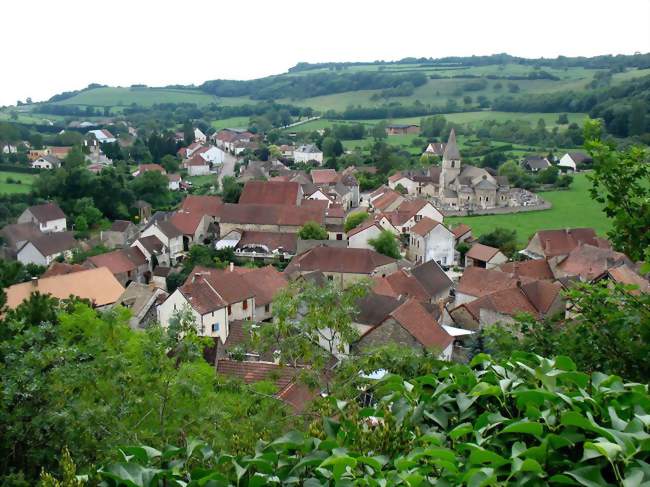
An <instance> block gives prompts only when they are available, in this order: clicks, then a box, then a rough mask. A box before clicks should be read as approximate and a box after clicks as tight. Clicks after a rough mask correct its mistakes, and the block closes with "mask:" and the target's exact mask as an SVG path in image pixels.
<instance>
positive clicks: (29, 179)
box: [0, 171, 38, 194]
mask: <svg viewBox="0 0 650 487" xmlns="http://www.w3.org/2000/svg"><path fill="white" fill-rule="evenodd" d="M37 177H38V175H37V174H26V173H22V172H10V171H1V172H0V194H18V193H29V192H30V191H31V189H32V185H33V184H34V180H35V179H36V178H37ZM8 178H11V179H13V180H14V181H20V182H21V184H15V183H8V182H7V179H8Z"/></svg>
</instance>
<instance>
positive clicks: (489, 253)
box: [467, 243, 499, 262]
mask: <svg viewBox="0 0 650 487" xmlns="http://www.w3.org/2000/svg"><path fill="white" fill-rule="evenodd" d="M498 252H499V249H497V248H494V247H490V246H488V245H483V244H480V243H475V244H474V245H472V248H471V249H469V252H467V257H469V258H470V259H474V260H480V261H482V262H489V261H490V259H491V258H492V257H494V256H495V255H497V253H498Z"/></svg>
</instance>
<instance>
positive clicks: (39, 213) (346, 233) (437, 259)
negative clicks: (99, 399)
mask: <svg viewBox="0 0 650 487" xmlns="http://www.w3.org/2000/svg"><path fill="white" fill-rule="evenodd" d="M416 129H417V126H402V125H399V126H388V127H387V128H386V130H387V133H388V135H389V136H390V134H392V133H401V132H404V131H406V132H408V131H409V130H416ZM193 135H194V140H193V141H192V142H191V143H190V144H188V145H184V146H183V147H181V148H180V149H179V151H178V157H179V159H180V160H181V161H182V163H181V167H182V168H183V169H184V173H185V174H186V175H187V176H206V175H211V174H212V175H215V177H217V178H219V179H222V178H223V177H226V176H233V177H236V178H237V181H238V182H239V183H240V184H243V189H242V191H241V195H240V196H239V199H238V201H237V202H236V203H228V202H224V201H223V199H222V198H221V197H220V196H217V195H210V194H192V192H191V190H192V184H191V182H190V181H185V180H184V179H183V177H182V176H181V175H180V174H179V173H168V172H167V171H166V170H165V168H164V167H163V166H162V165H160V164H155V163H147V164H140V165H138V166H137V169H136V170H135V171H134V172H133V173H132V176H133V177H134V178H136V179H137V178H139V177H142V175H143V174H146V173H147V172H158V173H160V174H162V175H164V176H165V177H166V178H167V180H168V185H169V186H168V187H169V190H170V191H175V192H180V193H181V194H182V195H183V196H182V197H181V203H180V205H179V206H178V208H176V209H173V210H171V211H152V205H151V204H150V202H147V201H144V200H138V201H137V202H136V203H135V209H134V210H135V211H136V212H137V216H136V218H135V219H134V220H133V221H131V220H115V221H113V222H112V223H111V225H110V228H108V229H106V230H102V231H101V232H100V234H99V235H98V236H97V237H95V238H96V239H97V238H98V242H95V244H96V243H100V244H101V245H103V246H104V247H106V249H108V251H107V252H105V253H100V254H97V255H91V256H89V257H88V258H86V259H85V260H84V261H82V262H77V263H70V259H71V257H72V256H73V253H74V252H75V251H78V250H79V249H88V248H89V247H90V246H91V243H89V242H87V241H85V240H84V239H78V238H75V232H74V229H73V228H72V225H71V223H72V222H71V221H69V220H68V218H67V216H66V214H65V213H64V212H63V211H62V209H61V208H60V207H59V206H58V205H57V204H56V203H55V202H53V201H50V202H46V203H43V204H38V205H35V206H31V207H29V208H27V209H26V210H24V211H23V212H22V214H21V215H20V216H19V217H18V218H17V221H16V222H15V223H13V224H9V225H7V226H5V227H4V228H2V230H0V235H1V236H2V242H3V246H2V254H3V257H4V258H5V259H8V260H17V261H18V262H20V263H22V264H23V265H29V264H35V265H39V266H45V267H47V270H46V271H45V273H44V274H42V275H41V276H40V277H34V278H32V280H31V281H28V282H24V283H19V284H14V285H12V286H10V287H8V288H7V289H6V290H5V292H6V296H7V306H8V307H9V309H13V308H16V307H17V306H19V305H20V304H21V303H22V302H24V301H25V300H27V299H29V297H30V296H31V295H32V294H33V293H35V292H38V293H41V294H50V295H52V296H54V297H56V298H59V299H66V298H68V297H70V296H77V297H79V298H82V299H86V300H88V301H89V302H90V303H92V305H93V306H94V307H96V308H97V309H100V310H104V309H109V308H111V307H114V306H123V307H126V308H128V309H130V311H131V326H132V328H133V329H135V330H144V329H146V328H147V327H149V326H151V325H152V324H153V323H160V325H162V326H163V327H168V326H169V325H170V323H171V322H172V321H173V320H174V319H175V317H177V316H178V314H179V313H182V312H186V313H190V315H191V316H192V318H193V321H194V324H195V326H196V329H197V333H198V335H199V336H202V337H210V338H211V339H212V340H213V347H212V348H211V350H210V352H209V353H208V354H207V357H208V360H209V361H210V362H211V364H212V365H214V367H215V370H216V371H217V372H218V373H220V374H225V375H230V376H233V377H236V378H239V379H242V380H244V381H245V382H254V381H257V380H263V379H268V378H269V377H271V376H273V377H275V375H273V374H277V373H278V371H281V373H280V374H279V379H277V380H278V391H277V393H276V394H277V397H279V398H281V399H282V400H283V401H285V402H286V403H287V404H289V405H290V406H292V407H293V408H295V409H297V410H300V409H301V408H303V407H304V406H305V402H306V401H307V400H308V399H309V397H311V396H310V395H313V394H317V393H318V391H313V390H310V391H309V393H308V392H306V390H305V388H304V387H303V386H301V385H300V384H297V383H296V381H295V380H293V379H292V378H295V377H296V375H297V374H296V373H295V371H293V372H292V366H289V365H287V364H281V363H279V362H278V360H277V359H275V358H274V357H273V356H268V354H263V353H260V352H259V351H258V350H255V348H254V347H252V346H251V344H250V341H249V338H250V336H249V335H250V326H254V327H272V326H273V323H274V318H275V317H274V308H273V304H274V298H275V297H276V296H277V295H278V294H279V293H280V292H281V291H282V290H284V289H286V288H288V287H289V286H294V285H298V286H299V285H300V284H301V283H309V285H315V286H336V287H338V288H341V289H345V288H347V287H349V286H351V285H353V284H354V283H360V282H364V283H366V284H367V286H368V292H367V294H366V295H365V296H364V297H363V298H360V299H359V300H358V302H357V312H356V313H355V316H354V318H353V324H354V327H355V329H356V331H357V333H358V336H357V338H356V339H355V340H354V341H353V342H351V343H344V344H340V345H341V346H339V347H337V348H336V351H334V352H333V353H332V355H333V357H332V359H333V362H334V363H336V362H337V361H339V360H343V359H344V358H345V357H347V356H349V355H354V354H357V353H361V352H362V351H364V350H366V349H370V348H373V347H378V346H382V345H386V344H396V345H399V346H402V347H408V348H413V349H418V350H429V351H435V353H436V354H437V355H438V356H439V357H440V358H441V359H443V360H451V361H459V362H463V361H466V360H467V358H468V347H469V345H468V344H469V343H471V340H472V337H473V335H475V334H476V333H477V331H479V330H481V329H482V328H483V327H485V326H488V325H493V324H496V323H510V322H514V320H515V318H516V317H517V316H519V315H521V314H522V313H527V314H529V315H531V316H533V317H535V318H538V319H542V318H544V317H548V316H553V315H558V314H560V315H566V316H570V314H571V313H572V303H571V302H570V300H569V299H567V297H566V295H565V291H566V290H568V289H570V288H571V287H572V286H573V285H575V284H576V283H580V282H598V281H602V280H609V281H612V282H616V283H622V284H630V285H635V286H638V287H639V289H640V292H644V293H645V292H650V283H649V282H648V281H647V280H646V279H645V278H644V277H643V276H642V275H641V273H640V271H639V267H638V264H636V263H635V262H633V261H632V260H631V259H630V258H628V257H627V256H626V255H624V254H622V253H620V252H617V251H614V250H613V249H612V246H611V244H610V243H609V242H608V241H607V240H606V239H604V238H602V237H600V236H598V235H597V234H596V231H595V230H594V229H592V228H562V227H561V225H559V224H560V223H561V222H558V228H556V229H552V230H540V231H537V232H536V233H535V234H534V236H533V237H532V238H531V239H530V241H529V242H528V245H527V246H526V247H525V249H524V250H521V251H519V252H517V253H516V254H515V255H511V256H507V255H505V254H504V252H502V251H501V250H500V249H499V248H496V247H491V246H488V245H484V244H482V243H480V242H479V241H478V239H477V238H476V236H475V235H473V233H472V228H471V227H470V226H468V225H466V224H458V225H451V224H448V223H446V221H445V217H447V216H449V215H454V214H458V212H459V211H469V210H473V211H490V210H496V211H499V210H501V211H503V210H506V211H520V210H526V209H534V208H531V207H534V206H535V205H540V204H543V201H542V200H541V199H540V198H539V197H538V196H537V195H536V194H534V193H532V192H529V191H525V190H518V189H517V188H513V187H511V186H510V184H509V182H508V180H507V178H504V177H502V176H499V175H497V174H496V173H494V172H491V171H490V170H488V169H485V168H479V167H475V166H472V165H469V164H466V163H464V162H463V158H462V154H461V152H460V150H459V147H458V145H457V141H456V135H455V132H454V130H453V129H452V130H451V133H450V135H449V138H448V140H447V142H446V143H431V144H429V146H428V147H427V149H426V151H425V152H427V153H430V154H431V155H434V156H437V157H439V158H440V164H439V165H438V164H432V165H431V166H430V167H428V168H427V169H426V170H420V171H399V172H396V173H395V174H393V175H391V176H390V177H389V178H388V184H387V185H382V186H380V187H379V188H377V189H375V190H374V191H366V192H364V191H361V190H360V185H359V181H358V177H359V175H360V173H361V172H362V171H369V170H370V171H371V170H372V168H370V167H354V166H352V167H346V168H345V169H343V170H336V169H331V168H324V167H323V153H322V152H321V151H320V150H319V149H318V148H317V147H316V146H315V145H311V144H304V145H299V146H290V145H281V146H279V152H280V153H279V154H278V157H276V158H273V157H271V158H269V160H267V161H255V160H249V161H246V163H245V164H244V163H242V162H243V161H242V159H241V154H242V153H244V151H246V150H247V149H248V150H250V149H252V148H255V147H256V146H257V145H258V144H259V142H260V135H257V134H254V133H251V132H249V131H247V130H244V129H224V130H219V131H215V132H214V133H213V134H212V135H210V136H206V135H205V134H204V133H203V132H202V131H201V130H200V129H198V128H195V129H194V132H193ZM182 140H183V134H182V133H179V134H178V139H177V142H179V143H182ZM116 141H117V139H116V137H115V136H113V134H111V132H110V131H109V130H107V129H101V130H91V131H89V132H88V133H87V134H86V137H85V139H84V145H85V147H86V154H87V155H86V159H87V164H88V165H87V169H88V170H89V171H91V172H97V173H99V172H101V171H102V170H103V168H104V167H107V166H109V165H110V164H111V161H110V159H109V158H107V157H106V155H105V154H104V153H103V152H102V150H101V146H102V144H105V143H114V142H116ZM68 150H69V149H68V148H55V147H51V148H46V149H43V150H33V151H30V154H29V157H30V159H31V161H32V162H31V165H32V167H35V168H39V169H43V170H52V169H56V168H58V167H60V166H61V164H62V159H63V158H65V156H66V154H67V151H68ZM586 159H587V156H585V155H584V154H581V153H570V154H569V153H567V154H566V155H565V156H564V157H562V158H561V160H560V161H559V165H560V166H561V167H563V169H564V170H568V171H575V170H576V164H580V163H583V162H584V161H585V160H586ZM287 160H291V161H293V163H301V164H303V167H305V166H307V167H309V170H305V169H291V168H290V165H289V164H285V163H284V162H282V161H285V162H286V161H287ZM550 165H551V162H550V161H548V160H547V159H545V158H543V157H528V158H525V159H524V160H523V161H522V167H525V168H526V169H527V170H529V171H531V172H536V171H541V170H544V169H546V168H547V167H549V166H550ZM236 166H237V171H236V169H235V167H236ZM527 207H529V208H527ZM382 240H383V242H384V245H382V244H381V242H382ZM386 242H387V243H386ZM199 247H203V248H206V249H208V250H209V253H219V255H226V256H230V260H229V261H227V262H223V264H224V265H222V266H220V268H217V267H215V266H203V265H197V266H195V267H193V268H191V269H185V273H184V274H182V270H183V269H184V266H185V264H186V263H187V261H188V259H189V257H190V255H191V254H192V252H193V249H195V248H199ZM211 255H212V254H211ZM215 255H216V254H215ZM175 276H177V277H175ZM179 276H180V277H179ZM179 278H182V280H180V281H179ZM170 283H173V285H170ZM242 351H243V355H242ZM302 366H306V367H309V364H303V365H302ZM287 377H289V379H287Z"/></svg>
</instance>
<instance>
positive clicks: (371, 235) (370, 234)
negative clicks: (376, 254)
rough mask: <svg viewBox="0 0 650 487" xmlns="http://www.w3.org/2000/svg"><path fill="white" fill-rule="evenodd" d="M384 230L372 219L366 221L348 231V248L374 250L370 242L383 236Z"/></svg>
mask: <svg viewBox="0 0 650 487" xmlns="http://www.w3.org/2000/svg"><path fill="white" fill-rule="evenodd" d="M383 231H384V229H383V228H382V227H381V225H379V223H377V222H376V221H374V220H373V219H372V218H368V219H366V220H365V221H364V222H361V224H360V225H358V226H357V227H355V228H353V229H352V230H350V231H348V247H350V248H352V249H369V250H374V248H373V246H372V245H370V240H372V239H375V238H377V237H379V235H381V232H383Z"/></svg>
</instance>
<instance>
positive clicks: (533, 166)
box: [521, 156, 552, 172]
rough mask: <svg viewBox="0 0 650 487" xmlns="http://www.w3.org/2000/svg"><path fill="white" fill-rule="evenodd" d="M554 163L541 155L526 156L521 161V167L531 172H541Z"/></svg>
mask: <svg viewBox="0 0 650 487" xmlns="http://www.w3.org/2000/svg"><path fill="white" fill-rule="evenodd" d="M551 166H552V164H551V163H550V162H549V160H548V159H547V158H546V157H540V156H526V157H524V159H523V160H522V161H521V167H523V168H524V169H527V170H529V171H530V172H539V171H543V170H544V169H548V168H549V167H551Z"/></svg>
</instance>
